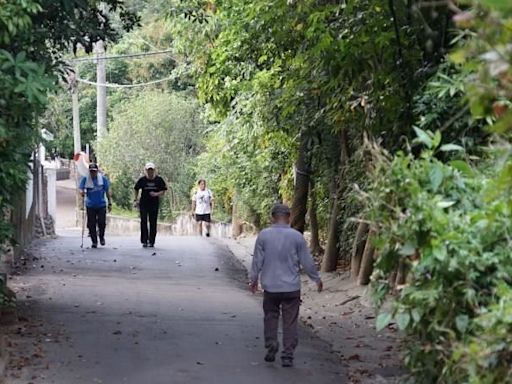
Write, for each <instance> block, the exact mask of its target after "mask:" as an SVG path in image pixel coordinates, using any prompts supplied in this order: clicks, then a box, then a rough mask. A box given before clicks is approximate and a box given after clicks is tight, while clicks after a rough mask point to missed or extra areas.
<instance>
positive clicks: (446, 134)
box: [0, 0, 512, 383]
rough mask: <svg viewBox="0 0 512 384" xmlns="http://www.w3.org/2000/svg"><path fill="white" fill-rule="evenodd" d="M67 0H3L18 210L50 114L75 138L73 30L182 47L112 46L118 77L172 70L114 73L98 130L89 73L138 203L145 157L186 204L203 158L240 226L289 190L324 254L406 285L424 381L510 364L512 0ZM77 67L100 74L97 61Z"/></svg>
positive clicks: (405, 306)
mask: <svg viewBox="0 0 512 384" xmlns="http://www.w3.org/2000/svg"><path fill="white" fill-rule="evenodd" d="M61 3H63V5H67V8H66V7H61V8H59V9H57V8H55V7H54V5H53V4H54V2H49V1H48V2H45V1H41V2H38V1H15V2H10V3H9V5H2V6H0V66H1V68H2V70H1V72H0V76H2V83H3V84H4V87H3V90H2V91H0V110H1V112H2V113H1V116H2V117H1V118H0V162H1V164H2V168H1V171H0V186H1V188H0V210H2V211H4V212H6V210H7V209H8V208H9V207H11V206H12V205H13V204H14V200H13V198H12V196H14V191H16V190H18V189H20V188H23V186H24V183H25V182H26V178H25V176H24V175H25V174H26V172H25V171H24V170H25V169H26V165H25V164H26V163H27V162H28V161H29V160H30V153H31V152H32V151H33V149H34V146H35V143H36V142H37V136H38V134H37V132H39V129H40V128H46V129H48V130H49V131H51V132H52V133H54V134H55V137H56V141H55V142H54V143H53V144H52V145H54V146H55V147H56V149H57V151H58V152H59V153H60V154H61V155H62V156H70V155H71V154H72V151H73V149H72V136H71V132H72V131H71V126H72V122H71V102H70V96H69V91H68V90H67V89H65V88H60V89H59V88H58V87H57V79H58V78H59V74H60V73H61V72H62V69H63V68H64V66H63V65H64V64H63V63H62V61H60V59H62V58H65V59H72V58H73V55H71V54H70V52H71V51H72V47H75V48H77V47H79V48H80V47H81V48H84V47H85V48H87V49H86V50H89V51H90V47H91V45H90V44H89V43H91V44H92V42H94V41H95V40H97V39H98V38H100V37H101V38H106V39H107V40H108V41H109V44H108V53H109V54H112V55H113V54H118V55H121V54H125V53H134V52H141V53H143V52H150V51H159V50H169V52H168V53H166V54H163V55H155V56H145V57H143V58H140V59H133V60H125V59H119V60H109V61H108V64H107V82H109V83H116V84H120V85H123V84H125V85H128V84H133V83H144V82H151V81H153V80H157V79H164V78H168V80H166V81H163V82H160V83H157V84H149V85H147V86H144V87H141V88H115V89H111V90H109V133H108V135H107V137H105V138H104V139H103V140H102V141H101V142H99V143H97V142H96V140H95V93H96V90H95V87H93V86H90V85H87V84H81V85H80V88H79V93H80V108H81V120H82V138H83V141H84V142H89V143H90V144H91V148H92V153H93V155H94V156H95V158H96V159H97V160H98V161H99V163H100V165H101V167H102V168H103V169H104V170H105V171H106V172H107V173H108V174H109V176H110V177H111V179H112V182H113V191H114V201H115V203H116V205H117V206H118V207H119V208H120V209H124V210H130V209H131V208H130V201H131V193H132V190H131V187H132V186H133V183H134V181H135V179H136V178H137V177H138V176H140V174H141V171H142V169H143V165H144V163H146V162H147V161H153V162H155V163H156V164H157V167H158V171H159V173H160V174H161V175H162V176H163V177H164V178H165V179H167V180H168V181H169V183H170V186H171V189H170V191H169V193H168V194H167V195H166V198H165V201H164V204H163V215H164V217H166V218H168V219H169V220H172V219H173V218H174V217H175V215H176V213H177V212H181V211H184V210H187V209H188V207H189V200H190V194H191V190H192V188H193V187H194V186H195V182H196V180H197V179H198V178H206V179H207V180H208V183H209V188H211V189H212V191H213V192H214V194H215V200H216V211H217V212H216V215H218V216H217V217H221V218H222V219H224V220H227V221H230V222H231V223H232V224H233V226H234V227H235V229H236V228H239V227H241V226H242V225H243V224H244V223H247V224H250V225H251V226H253V227H255V228H257V229H260V228H263V227H264V226H266V225H267V224H268V212H269V208H270V207H271V205H272V204H273V203H274V202H277V201H284V202H286V203H288V204H290V205H291V207H292V225H293V226H294V228H296V229H297V230H299V231H302V232H304V231H308V232H309V233H310V235H311V236H310V238H311V244H310V245H311V249H312V251H313V252H314V253H315V255H316V256H317V257H318V260H319V262H320V265H321V269H322V270H323V271H324V272H332V271H336V270H343V271H348V272H350V276H351V278H352V279H354V280H355V281H356V282H357V283H358V284H361V285H367V284H371V288H372V291H373V296H374V298H375V302H376V305H377V306H380V305H381V304H382V303H383V302H384V300H387V299H389V298H391V300H392V302H393V306H392V308H391V310H390V311H383V312H382V313H380V315H379V316H378V318H377V324H376V325H377V328H379V329H382V328H384V327H386V326H388V325H389V324H390V323H391V322H393V323H396V324H397V325H398V327H399V328H400V329H401V330H403V331H404V334H405V342H404V363H405V365H406V366H407V367H408V369H409V372H410V374H411V380H412V381H413V382H418V383H509V382H512V372H511V368H510V367H511V366H512V365H511V362H512V361H511V356H512V349H511V348H512V347H511V345H512V343H511V341H512V340H510V338H511V336H510V334H512V332H511V331H512V320H510V318H511V316H510V315H511V313H512V299H511V298H512V293H511V292H512V291H511V287H512V270H511V267H510V265H512V263H511V261H512V260H510V258H511V255H510V249H511V245H512V244H511V230H512V228H511V225H512V224H511V223H512V217H511V216H512V200H511V195H510V190H511V187H512V158H511V153H512V150H511V134H512V108H511V102H512V66H511V64H512V47H511V45H510V44H511V43H510V42H511V41H512V4H511V3H510V1H507V0H480V1H476V0H474V1H473V0H466V1H451V0H446V1H428V0H408V1H405V0H391V1H384V0H371V1H370V0H354V1H318V0H304V1H294V0H288V1H285V0H282V1H270V0H255V1H250V2H249V1H242V0H230V1H224V0H215V1H207V0H182V1H178V0H174V1H158V0H153V1H150V0H130V1H126V2H125V3H124V5H122V6H121V5H120V4H118V3H117V2H116V1H110V2H109V1H107V2H105V3H107V7H110V8H109V10H108V12H107V15H108V19H109V20H112V24H110V23H107V25H106V26H105V27H104V29H101V30H99V31H98V28H99V27H98V26H97V25H96V22H97V19H96V18H95V17H94V15H95V14H96V13H95V12H99V11H98V10H97V9H96V7H95V6H94V4H96V3H95V2H80V4H82V3H84V4H88V5H87V6H85V5H83V6H80V5H77V4H79V3H78V2H72V1H69V2H68V1H62V2H61ZM124 7H126V8H124ZM43 11H45V12H43ZM77 12H78V14H81V13H80V12H83V13H82V14H81V15H82V17H81V20H83V23H79V24H78V25H79V26H80V28H83V31H82V30H80V31H76V30H71V29H70V28H71V27H70V25H71V21H73V20H74V19H73V18H74V17H76V16H73V15H77ZM135 14H137V15H139V17H140V25H137V24H138V23H137V21H138V18H137V17H136V16H135ZM41 15H45V17H47V19H46V18H43V17H42V16H41ZM62 18H64V19H63V20H65V21H69V24H67V23H66V22H64V23H63V28H62V30H59V31H58V32H57V34H54V33H53V34H51V35H50V32H49V31H50V30H51V31H53V30H54V29H53V27H52V26H54V25H55V24H56V23H57V20H59V21H60V20H61V19H62ZM75 21H76V20H75ZM35 27H38V28H40V29H41V30H42V31H45V33H46V34H45V33H42V34H40V35H39V34H32V33H30V32H29V31H30V30H31V28H35ZM84 34H85V36H86V37H84ZM84 39H85V40H84ZM84 41H86V42H87V43H84ZM48 42H49V44H50V46H51V47H53V50H50V51H48V50H46V49H43V48H42V47H43V45H44V46H45V44H47V43H48ZM20 47H30V49H28V48H25V49H22V48H20ZM43 52H49V53H45V54H43ZM78 54H79V55H82V56H83V55H85V52H82V50H81V49H78ZM76 68H77V70H78V73H79V75H80V77H81V78H83V79H86V80H91V81H94V79H95V66H94V64H93V63H90V62H86V63H81V64H79V65H77V66H76ZM47 95H48V96H47ZM9 227H10V221H9V217H8V216H5V217H3V218H1V219H0V240H1V241H5V240H7V239H8V238H9Z"/></svg>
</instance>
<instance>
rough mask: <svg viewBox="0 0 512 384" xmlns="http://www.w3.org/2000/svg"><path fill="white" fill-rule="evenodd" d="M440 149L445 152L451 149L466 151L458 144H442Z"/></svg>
mask: <svg viewBox="0 0 512 384" xmlns="http://www.w3.org/2000/svg"><path fill="white" fill-rule="evenodd" d="M439 150H441V151H443V152H449V151H464V148H463V147H461V146H460V145H457V144H444V145H441V148H439Z"/></svg>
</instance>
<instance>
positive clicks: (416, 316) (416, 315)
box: [411, 308, 421, 323]
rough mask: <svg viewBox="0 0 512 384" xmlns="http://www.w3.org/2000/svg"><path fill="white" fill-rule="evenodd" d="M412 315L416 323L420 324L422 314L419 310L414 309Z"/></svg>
mask: <svg viewBox="0 0 512 384" xmlns="http://www.w3.org/2000/svg"><path fill="white" fill-rule="evenodd" d="M411 315H412V319H413V320H414V322H415V323H418V322H419V321H420V320H421V312H420V311H419V310H418V308H414V309H413V310H412V311H411Z"/></svg>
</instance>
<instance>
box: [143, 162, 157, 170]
mask: <svg viewBox="0 0 512 384" xmlns="http://www.w3.org/2000/svg"><path fill="white" fill-rule="evenodd" d="M150 168H151V169H155V164H153V163H146V165H145V166H144V169H145V170H148V169H150Z"/></svg>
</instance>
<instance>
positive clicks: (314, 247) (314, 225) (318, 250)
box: [309, 178, 324, 255]
mask: <svg viewBox="0 0 512 384" xmlns="http://www.w3.org/2000/svg"><path fill="white" fill-rule="evenodd" d="M309 203H310V207H309V224H310V227H311V244H310V249H311V253H312V254H313V255H320V254H322V253H323V251H324V250H323V249H322V247H321V246H320V236H319V232H320V230H319V226H318V217H317V215H316V209H317V207H316V193H315V182H314V180H313V179H312V178H311V179H310V181H309Z"/></svg>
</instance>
